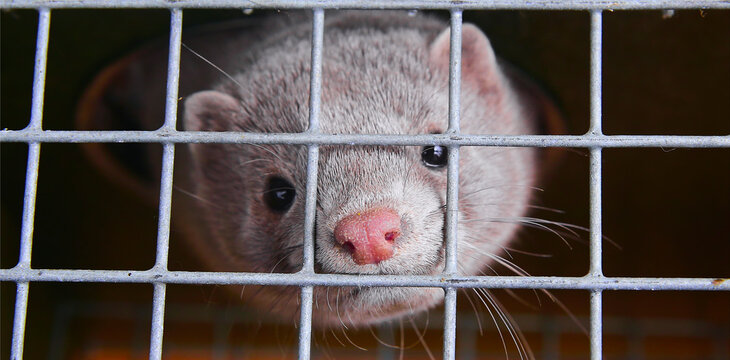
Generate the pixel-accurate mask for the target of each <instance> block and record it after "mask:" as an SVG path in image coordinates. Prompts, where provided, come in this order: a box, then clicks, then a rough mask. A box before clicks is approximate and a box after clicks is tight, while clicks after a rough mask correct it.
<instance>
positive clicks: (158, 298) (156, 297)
mask: <svg viewBox="0 0 730 360" xmlns="http://www.w3.org/2000/svg"><path fill="white" fill-rule="evenodd" d="M166 292H167V287H166V286H165V284H164V283H155V284H154V293H153V295H152V331H151V332H150V360H160V359H162V336H163V334H164V329H165V321H164V320H165V294H166Z"/></svg>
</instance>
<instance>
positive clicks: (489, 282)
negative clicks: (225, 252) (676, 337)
mask: <svg viewBox="0 0 730 360" xmlns="http://www.w3.org/2000/svg"><path fill="white" fill-rule="evenodd" d="M0 281H15V282H26V281H41V282H114V283H156V282H157V283H167V284H209V285H213V284H215V285H243V284H255V285H284V286H310V285H311V286H398V287H440V288H449V287H453V288H509V289H577V290H580V289H583V290H709V291H729V290H730V279H712V278H638V277H637V278H629V277H596V276H583V277H556V276H531V277H520V276H443V275H432V276H424V275H347V274H305V273H293V274H283V273H232V272H188V271H156V270H146V271H125V270H55V269H6V270H0Z"/></svg>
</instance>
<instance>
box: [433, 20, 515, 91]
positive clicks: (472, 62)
mask: <svg viewBox="0 0 730 360" xmlns="http://www.w3.org/2000/svg"><path fill="white" fill-rule="evenodd" d="M450 37H451V29H450V28H447V29H446V30H444V31H442V32H441V34H439V36H438V37H436V39H435V40H434V41H433V43H431V49H430V54H429V56H430V62H431V66H432V68H434V69H435V70H437V71H443V72H445V73H446V74H448V73H449V47H450V44H451V40H450ZM461 78H462V81H463V82H465V83H470V84H472V85H473V86H475V87H476V88H477V89H478V90H479V92H480V93H481V94H486V93H490V92H494V91H497V90H499V88H500V87H501V86H502V81H503V80H502V78H501V76H500V71H499V68H498V65H497V58H496V56H495V55H494V51H493V50H492V46H491V45H490V43H489V39H487V37H486V35H484V33H483V32H482V31H481V30H479V28H478V27H476V26H474V25H472V24H464V26H463V27H462V29H461Z"/></svg>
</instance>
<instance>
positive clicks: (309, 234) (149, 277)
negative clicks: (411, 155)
mask: <svg viewBox="0 0 730 360" xmlns="http://www.w3.org/2000/svg"><path fill="white" fill-rule="evenodd" d="M0 7H2V8H37V9H38V11H39V25H38V37H37V45H36V60H35V74H34V81H33V95H32V111H31V119H30V123H29V124H28V126H27V127H26V128H25V129H22V130H18V131H12V130H3V131H0V141H1V142H21V143H27V144H28V145H29V152H28V164H27V172H26V178H25V179H26V185H25V195H24V202H23V221H22V230H21V242H20V244H21V248H20V257H19V261H18V264H17V265H16V266H15V267H13V268H12V269H3V270H0V280H2V281H10V282H15V283H16V284H17V295H16V305H15V317H14V323H13V334H12V348H11V358H12V359H21V358H22V357H23V345H24V342H23V339H24V334H25V323H26V315H27V305H28V288H29V283H30V282H119V283H150V284H153V286H154V293H153V302H152V307H153V312H152V314H153V315H152V324H151V339H150V359H160V358H161V357H162V338H163V332H164V314H165V297H166V285H167V284H239V285H245V284H258V285H293V286H299V287H300V288H301V302H300V306H301V309H300V314H301V316H300V320H299V321H300V325H299V358H300V359H308V358H309V357H310V353H311V350H310V344H311V325H312V303H313V299H312V293H313V287H314V286H348V285H352V286H416V287H440V288H443V289H444V291H445V294H446V296H445V308H444V337H443V339H444V340H443V341H444V344H443V357H444V358H445V359H454V358H455V351H456V346H455V339H456V321H457V318H456V290H457V289H459V288H528V289H532V288H536V289H581V290H587V291H589V292H590V349H591V350H590V351H591V359H601V357H602V334H603V317H602V292H603V291H604V290H709V291H728V290H730V283H728V282H723V281H719V280H716V279H712V278H620V277H605V276H604V275H603V273H602V259H601V254H602V251H601V240H602V229H601V226H602V220H601V216H602V213H601V208H602V206H601V201H602V197H601V181H602V179H601V175H602V168H601V164H602V162H601V155H602V152H601V150H602V149H603V148H612V147H622V148H623V147H687V148H730V136H632V135H621V136H606V135H603V133H602V127H601V85H602V77H601V64H602V60H601V54H602V43H601V40H602V11H603V10H612V9H664V8H730V3H727V2H724V1H680V0H674V1H640V0H636V1H620V2H606V1H589V0H584V1H565V2H556V1H547V0H546V1H532V2H527V3H523V2H518V1H506V0H505V1H468V2H458V4H457V3H456V2H450V1H435V2H425V1H387V2H384V1H372V2H361V1H345V0H342V1H328V2H320V1H276V0H270V1H264V0H260V1H257V2H255V3H254V2H247V1H213V0H211V1H177V2H167V1H154V0H148V1H145V0H123V1H114V2H107V1H58V2H45V1H34V0H20V1H13V0H10V1H5V2H3V3H2V5H1V6H0ZM72 7H73V8H78V7H97V8H102V7H133V8H141V7H158V8H170V10H171V23H170V42H169V49H170V56H169V62H168V82H167V95H166V107H165V122H164V125H163V126H162V127H161V128H160V129H158V130H156V131H49V130H43V127H42V117H43V113H42V109H43V100H44V86H45V71H46V61H47V51H48V40H49V30H50V20H51V8H72ZM191 7H237V8H241V7H246V8H247V7H252V8H253V7H271V8H311V9H312V11H313V13H314V17H313V23H312V29H313V31H312V67H311V68H312V70H311V80H310V81H311V82H310V114H309V124H310V125H309V129H308V130H307V131H306V132H304V133H299V134H251V133H203V132H184V131H177V130H176V128H175V124H176V120H177V98H178V94H177V92H178V80H179V65H180V46H181V32H182V14H183V10H182V9H183V8H191ZM341 7H350V8H417V9H425V8H439V9H449V10H450V13H451V53H450V74H449V89H450V90H449V128H448V131H447V132H446V133H444V134H438V135H416V136H406V135H328V134H323V133H320V132H319V119H318V115H319V112H320V94H321V76H322V71H321V69H322V47H323V44H322V38H323V31H324V16H325V9H327V8H341ZM472 8H481V9H579V10H588V11H590V14H591V15H590V16H591V27H590V29H591V30H590V39H591V41H590V52H591V64H590V65H591V66H590V69H591V71H590V92H591V93H590V108H591V111H590V129H589V131H588V132H587V133H586V134H584V135H580V136H549V135H546V136H542V135H522V136H484V135H468V134H461V133H460V129H459V116H460V113H459V110H460V109H459V97H460V88H461V74H460V68H461V67H460V63H461V59H460V56H461V55H460V54H461V52H460V49H461V26H462V11H463V10H464V9H472ZM51 142H58V143H81V142H141V143H147V142H150V143H161V144H162V145H163V161H162V164H163V166H162V180H161V184H160V203H159V204H160V205H159V223H158V235H157V254H156V262H155V265H154V267H152V268H151V269H149V270H146V271H125V270H119V271H105V270H49V269H33V268H32V267H31V249H32V239H33V223H34V213H35V201H36V190H37V181H38V168H39V159H40V148H41V144H42V143H51ZM177 143H243V144H299V145H307V149H308V163H307V186H306V207H305V220H304V221H305V235H304V240H303V241H304V257H303V267H302V270H301V271H300V272H298V273H296V274H276V273H273V274H260V273H213V272H185V271H169V270H168V268H167V261H168V249H169V236H170V213H171V197H172V172H173V163H174V156H175V149H174V145H175V144H177ZM331 144H339V145H345V144H350V145H374V144H377V145H401V146H403V145H442V146H447V147H448V148H449V162H448V164H449V165H448V184H447V212H446V214H447V219H446V266H445V270H444V273H443V274H441V275H438V276H405V275H397V276H376V275H373V276H357V275H343V274H318V273H315V271H314V234H313V229H314V222H315V205H316V204H315V198H316V192H317V189H316V184H317V168H318V154H319V147H320V146H322V145H331ZM461 146H521V147H582V148H588V149H590V176H589V179H590V195H589V197H590V271H589V273H588V274H587V275H585V276H583V277H545V276H543V277H527V278H524V277H504V276H490V277H486V276H459V275H458V274H457V273H456V265H457V264H456V247H457V241H456V238H457V234H456V231H457V230H456V221H457V219H456V216H455V214H456V211H457V210H458V208H457V206H458V202H457V199H458V186H457V184H458V181H457V180H458V176H459V166H458V164H459V162H458V157H459V148H460V147H461Z"/></svg>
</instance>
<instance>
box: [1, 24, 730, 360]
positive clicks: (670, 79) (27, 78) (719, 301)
mask: <svg viewBox="0 0 730 360" xmlns="http://www.w3.org/2000/svg"><path fill="white" fill-rule="evenodd" d="M264 15H271V16H286V14H283V13H282V14H278V13H277V12H271V13H269V12H263V11H255V12H254V13H253V14H251V15H248V14H244V13H243V12H241V11H212V10H186V11H185V12H184V24H185V26H194V25H196V24H203V23H211V22H216V21H222V20H230V19H237V18H242V17H257V16H264ZM435 15H436V16H442V17H443V18H444V19H446V18H447V17H446V15H447V14H444V13H435ZM0 16H1V17H0V54H1V55H2V57H1V59H0V70H1V73H0V103H1V104H2V106H1V107H0V121H1V123H0V128H4V129H22V128H23V127H25V126H26V124H27V122H28V120H29V118H30V102H31V100H30V97H31V85H32V77H33V63H34V60H33V57H34V51H35V36H36V30H37V12H35V11H31V10H12V11H2V13H1V14H0ZM464 19H465V21H466V22H472V23H475V24H477V25H478V26H479V27H480V28H482V29H483V30H484V32H485V33H486V34H487V35H488V36H489V38H490V40H491V42H492V45H493V47H494V48H495V51H496V53H497V54H498V55H499V56H501V57H502V58H503V59H505V60H507V61H508V62H510V63H512V64H514V65H516V66H517V67H518V68H520V69H522V70H524V72H525V73H527V74H529V75H530V76H531V77H532V78H533V79H535V80H536V81H537V82H538V83H539V84H541V85H542V86H543V88H544V89H545V90H546V91H547V92H548V93H549V94H550V95H551V96H552V97H553V98H554V99H555V101H556V103H557V104H558V106H559V107H560V109H561V110H562V112H563V114H564V116H565V126H566V133H569V134H583V133H585V132H586V131H587V129H588V119H589V99H588V96H589V83H588V78H589V25H590V18H589V14H588V13H587V12H570V11H561V12H533V11H466V12H465V13H464ZM168 27H169V12H168V11H165V10H57V11H55V10H54V11H53V13H52V20H51V40H50V48H49V51H48V71H47V78H46V97H45V105H44V106H45V107H44V116H43V125H44V128H45V129H73V128H74V112H75V109H76V104H77V102H78V100H79V97H80V96H81V94H82V92H83V90H84V89H85V87H86V86H87V85H88V84H89V83H90V82H91V80H92V79H93V77H94V76H95V74H97V73H98V72H99V71H101V70H102V69H103V68H104V67H105V66H107V65H109V64H111V63H112V62H113V61H114V60H115V59H118V58H120V57H122V56H123V55H125V54H127V53H129V52H130V51H132V50H134V49H135V48H137V47H139V46H140V45H143V44H145V43H146V42H148V41H149V40H151V39H156V38H166V37H167V36H168V35H167V34H168V31H169V30H168ZM603 45H604V55H603V61H604V65H603V76H604V86H603V95H604V99H603V114H604V117H603V128H604V132H605V133H606V134H610V135H613V134H638V135H641V134H661V135H728V134H730V106H729V105H730V85H729V84H730V11H716V10H712V11H709V10H708V11H700V10H686V11H677V12H674V13H673V14H672V13H667V12H661V11H615V12H604V37H603ZM325 54H326V53H325ZM325 56H326V55H325ZM180 95H181V96H183V97H184V96H186V95H188V94H180ZM122 146H124V145H122ZM41 149H42V151H41V160H40V166H41V167H40V175H39V180H38V195H37V209H36V217H35V233H34V238H33V257H32V265H33V267H34V268H38V269H42V268H51V269H135V270H144V269H148V268H150V267H151V266H152V265H153V264H154V260H155V255H154V252H155V239H156V234H157V232H156V226H157V209H156V208H155V204H149V203H147V202H145V201H143V200H142V199H140V198H138V197H136V196H134V195H133V194H132V193H130V192H129V191H128V190H126V189H122V188H120V187H118V186H116V184H114V183H113V182H112V181H110V180H109V179H108V178H107V177H105V176H104V175H103V174H101V173H100V172H99V171H98V170H97V169H96V168H94V167H93V166H92V165H91V164H90V162H89V161H88V160H87V159H86V158H85V156H84V155H83V153H82V151H81V147H80V146H79V145H77V144H43V145H42V147H41ZM0 156H1V163H0V172H1V178H0V185H1V193H0V196H1V200H2V202H1V204H0V206H1V207H0V210H1V212H0V215H1V218H0V221H1V222H2V223H1V227H0V236H1V242H0V251H1V253H2V254H1V259H0V267H2V268H11V267H13V266H15V264H16V263H17V260H18V247H19V238H20V225H21V216H22V198H23V189H24V180H25V166H26V161H27V145H25V144H22V143H20V144H14V143H0ZM588 160H589V159H588V151H587V150H585V149H567V150H566V151H564V154H563V156H562V161H561V162H560V163H559V164H558V166H557V167H556V168H555V169H554V171H552V173H551V175H550V176H548V177H547V178H546V179H544V180H543V182H542V183H541V185H540V188H541V189H542V191H539V193H538V194H537V201H536V205H539V206H544V207H548V208H552V209H558V210H560V212H554V211H546V210H538V209H536V210H535V211H534V213H533V214H531V216H535V217H540V218H545V219H549V220H553V221H558V222H564V223H568V224H574V225H578V226H587V225H588ZM603 160H604V176H603V184H604V185H603V196H604V207H603V221H604V222H603V230H604V233H605V235H606V236H607V237H609V238H610V240H611V242H612V243H614V244H615V245H614V244H612V243H610V242H605V244H604V257H603V258H604V273H605V274H606V275H607V276H636V277H703V278H728V277H730V261H729V259H730V149H656V148H650V149H607V150H604V159H603ZM177 196H181V195H180V194H179V193H175V195H174V197H177ZM173 201H174V200H173ZM173 217H174V214H173ZM174 226H175V224H174V219H173V237H172V239H171V249H170V261H169V263H170V269H172V270H201V269H204V268H203V267H202V265H201V264H199V263H197V261H196V260H195V258H194V256H193V255H194V254H191V253H190V251H189V250H188V249H187V248H186V246H185V243H184V242H182V241H181V240H180V238H181V236H180V234H179V233H177V232H175V231H174ZM579 235H580V236H579V239H569V240H568V243H569V245H566V244H565V243H564V242H563V241H562V240H561V239H560V238H558V237H556V236H555V235H554V234H552V233H550V232H546V231H539V230H536V229H526V230H524V231H522V232H521V233H520V235H519V239H518V241H517V242H516V244H515V246H514V247H515V248H517V249H519V250H521V251H524V252H526V253H536V254H547V255H549V256H530V255H527V254H523V253H518V252H513V253H512V254H511V256H512V260H513V261H514V262H515V263H516V264H518V265H520V266H521V267H522V268H524V269H525V270H526V271H528V272H529V273H530V274H532V275H557V276H582V275H584V274H586V272H587V271H588V246H587V239H588V235H587V233H585V232H579ZM498 270H499V269H498ZM502 270H503V269H502ZM506 274H507V272H505V275H506ZM0 290H1V292H2V293H1V298H0V300H1V304H0V306H1V307H0V309H1V313H0V333H1V335H0V338H1V341H2V342H1V343H0V345H1V348H2V349H1V352H0V357H2V358H8V357H9V348H10V346H9V344H10V338H11V326H12V319H13V305H14V300H15V284H14V283H2V285H1V286H0ZM551 293H552V296H553V297H554V298H555V299H557V301H558V302H554V301H552V300H551V298H550V297H549V296H548V295H546V294H544V293H542V292H534V293H533V292H532V291H519V292H515V293H514V294H510V293H507V292H504V291H494V292H493V295H494V296H495V297H496V298H497V299H499V301H500V302H501V303H502V304H503V305H504V308H505V309H506V310H507V312H509V313H510V314H512V316H513V317H514V322H515V324H516V325H517V326H519V327H520V328H521V329H522V332H523V333H524V337H525V338H526V342H527V343H528V344H529V346H530V347H531V348H532V351H533V352H534V353H535V357H536V358H538V359H586V358H588V349H589V339H588V335H587V334H585V333H584V332H583V331H582V330H581V327H585V326H587V324H588V317H587V315H588V312H589V308H588V306H589V303H588V294H587V292H585V291H553V292H551ZM151 299H152V286H151V285H147V284H64V283H32V284H31V286H30V297H29V308H28V319H27V330H26V336H25V344H26V345H25V357H26V358H27V359H130V358H131V359H137V358H139V359H142V358H146V357H147V356H148V354H147V353H148V349H147V348H148V346H149V326H150V322H151ZM458 303H459V310H460V314H459V317H458V327H459V328H458V332H457V336H458V339H457V342H458V344H457V346H458V350H459V352H458V356H457V357H458V358H459V359H497V358H504V357H505V351H506V352H507V357H508V358H510V359H514V358H520V355H519V351H518V348H517V347H516V346H515V345H514V342H513V340H512V338H511V337H510V335H509V333H508V332H507V329H506V328H505V326H504V325H503V324H502V323H501V321H499V319H498V321H497V322H499V323H500V329H501V332H502V335H503V336H504V337H505V342H506V349H505V347H503V345H502V341H501V340H500V335H499V333H498V331H497V329H496V328H495V325H494V323H495V322H494V321H493V320H492V318H491V317H490V315H489V313H488V312H487V309H486V308H485V306H484V305H483V304H482V303H481V301H480V300H479V298H478V297H477V296H476V294H475V292H468V293H467V294H462V296H460V298H459V302H458ZM472 304H473V305H472ZM563 308H566V309H569V311H567V312H566V311H565V310H564V309H563ZM166 310H167V311H166V322H165V336H164V352H163V355H164V356H165V358H169V359H209V358H210V359H229V358H231V359H232V358H236V359H240V358H245V359H279V358H284V359H288V358H295V356H296V340H297V329H296V328H295V324H293V323H292V324H279V323H276V322H273V321H272V320H268V319H267V317H266V316H265V314H264V315H263V316H255V315H254V314H250V313H248V312H247V311H246V309H245V308H244V307H243V306H241V305H240V301H239V300H238V296H237V295H236V294H233V292H229V291H226V289H223V288H220V287H216V286H189V285H170V286H168V299H167V308H166ZM603 314H604V324H605V327H604V329H605V331H604V333H605V335H604V354H605V355H604V358H606V359H716V360H719V359H728V358H730V342H729V340H728V339H730V294H728V293H727V292H681V291H668V292H649V291H639V292H628V291H621V292H618V291H607V292H605V293H604V310H603ZM441 321H442V315H441V312H440V310H439V309H436V310H434V311H432V312H431V313H429V314H428V315H426V316H422V317H419V318H416V319H414V320H413V321H412V322H411V321H409V320H405V321H403V322H400V323H399V322H395V323H393V324H385V325H383V326H380V327H377V328H372V329H364V330H360V331H356V330H353V329H348V330H336V331H329V330H327V331H317V334H316V336H315V339H314V343H313V354H314V356H315V358H325V359H326V358H330V359H349V358H352V359H370V358H374V357H375V355H376V354H377V356H378V357H379V358H382V359H391V358H399V357H401V356H402V357H403V358H407V359H428V358H429V352H430V353H433V354H434V355H435V356H436V358H439V357H440V353H441V330H440V328H439V327H440V323H441ZM414 329H418V330H419V331H415V330H414ZM480 329H481V331H480ZM424 331H425V332H424ZM419 337H422V338H423V341H420V340H419ZM400 344H403V346H400ZM424 344H426V345H424ZM393 347H402V348H403V349H402V350H401V349H396V348H393ZM363 349H367V351H365V350H363Z"/></svg>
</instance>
